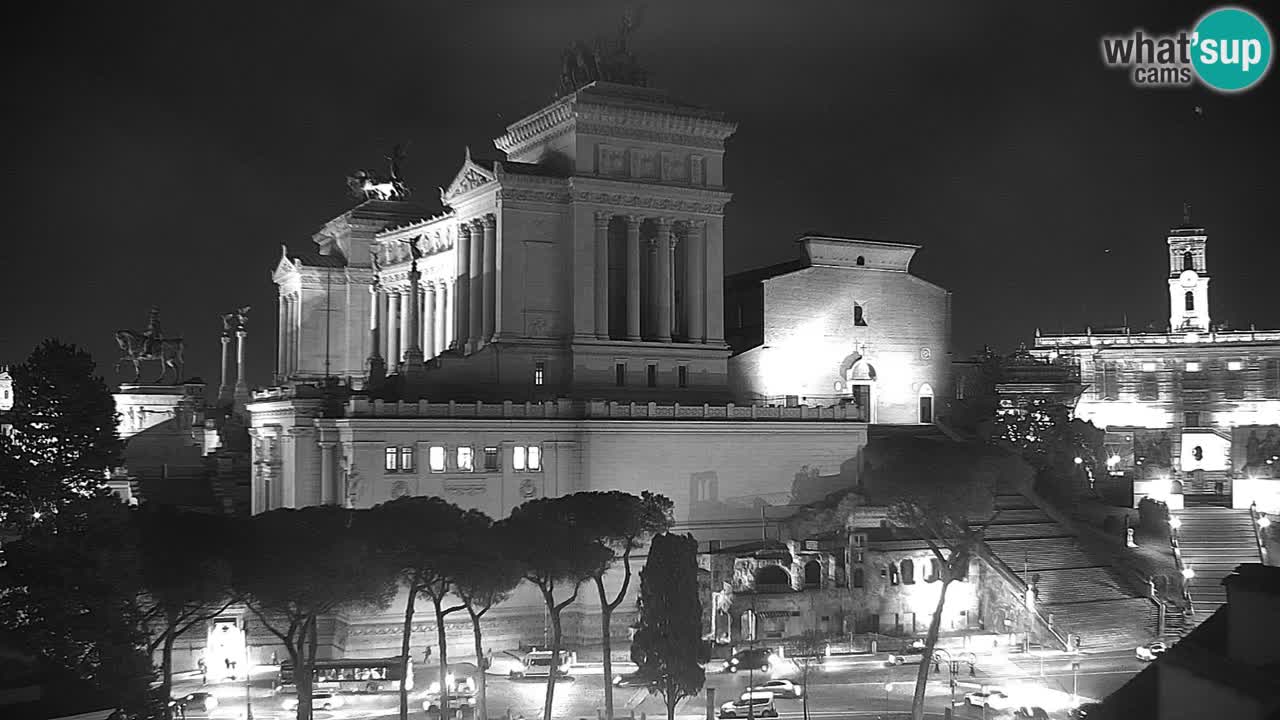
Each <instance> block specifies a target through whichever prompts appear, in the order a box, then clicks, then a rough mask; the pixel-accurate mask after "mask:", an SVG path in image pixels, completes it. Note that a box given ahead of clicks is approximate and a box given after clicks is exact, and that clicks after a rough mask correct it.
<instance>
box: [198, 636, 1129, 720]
mask: <svg viewBox="0 0 1280 720" xmlns="http://www.w3.org/2000/svg"><path fill="white" fill-rule="evenodd" d="M1072 659H1073V656H1070V655H1068V654H1066V653H1062V652H1049V653H1043V654H1038V653H1034V652H1033V653H1031V654H1027V655H1021V654H1014V655H1003V654H1000V655H980V656H978V658H977V663H976V668H975V673H974V675H973V676H970V673H969V667H968V664H967V663H961V664H960V672H959V673H958V674H957V675H956V689H955V695H954V698H955V703H956V704H955V707H956V713H955V716H956V717H957V718H975V719H976V718H984V717H985V718H1000V717H1009V715H1008V713H1007V712H1006V713H1004V714H1003V715H1002V714H1000V713H998V712H996V711H995V710H992V709H988V710H987V714H986V715H985V716H984V715H983V712H982V710H981V709H979V708H973V707H968V706H966V705H964V696H965V694H966V693H969V692H973V691H975V690H979V689H981V688H982V687H983V686H984V685H985V686H987V687H991V688H1000V689H1002V690H1003V691H1005V692H1006V693H1007V694H1008V695H1009V696H1010V697H1011V699H1012V702H1014V703H1017V704H1026V705H1035V706H1040V707H1043V708H1045V709H1046V710H1048V711H1049V712H1050V713H1051V714H1052V716H1053V717H1054V718H1065V717H1066V715H1065V712H1066V709H1067V708H1068V707H1070V705H1071V704H1072V694H1073V689H1077V691H1078V693H1079V698H1080V700H1082V701H1083V700H1089V699H1097V698H1100V697H1105V696H1106V695H1108V694H1109V693H1111V692H1112V691H1114V690H1115V689H1116V688H1118V687H1120V686H1121V685H1122V684H1124V682H1125V681H1127V680H1128V679H1129V678H1130V677H1132V676H1133V675H1134V674H1135V673H1137V672H1138V671H1139V670H1141V669H1142V667H1143V663H1142V662H1140V661H1138V660H1137V659H1135V658H1134V655H1133V650H1132V649H1129V648H1124V649H1117V650H1115V651H1110V652H1101V653H1090V654H1083V655H1079V656H1076V659H1077V660H1078V662H1079V668H1078V670H1076V671H1073V669H1072ZM718 666H719V663H713V664H712V665H711V666H709V668H708V673H707V687H708V688H714V690H715V702H716V704H720V703H723V702H726V701H728V700H731V699H734V698H736V697H738V696H739V695H740V694H741V693H742V692H744V691H745V690H746V688H747V687H749V685H750V683H752V682H757V683H758V682H763V681H765V680H768V679H772V678H782V677H785V678H790V679H793V680H797V681H799V680H800V679H801V676H802V671H801V670H800V668H798V667H796V666H795V665H794V664H792V663H790V662H785V663H784V664H783V666H782V667H781V668H779V669H778V670H777V671H776V672H774V673H771V674H765V673H754V674H753V673H738V674H730V673H725V672H722V671H719V670H718V669H715V668H718ZM633 669H634V667H633V666H631V665H629V664H626V663H618V664H615V666H614V672H615V673H624V672H630V671H631V670H633ZM916 671H917V668H916V666H913V665H904V666H900V667H892V668H887V667H885V666H884V663H883V655H881V656H853V657H833V658H828V659H827V660H826V662H824V663H822V664H821V665H817V666H815V667H813V668H812V669H811V670H810V672H809V678H808V682H807V684H806V694H807V695H808V700H809V715H810V717H811V718H843V717H848V718H855V717H878V716H883V715H885V714H886V713H898V712H903V711H906V710H909V708H910V703H911V695H912V691H913V689H914V687H915V679H916ZM273 678H274V670H273V668H270V667H266V666H262V667H259V668H257V669H255V675H254V681H253V685H252V700H253V717H254V718H255V720H285V719H286V718H291V717H293V713H292V712H290V711H287V710H285V709H284V708H283V698H281V697H279V696H276V695H273V694H272V693H271V691H270V687H271V682H272V680H273ZM488 680H489V682H488V685H489V691H488V702H489V715H490V716H491V717H495V718H496V717H505V716H506V715H507V713H508V712H509V713H510V716H511V717H512V718H520V717H523V718H526V719H528V720H532V719H533V718H537V717H539V716H540V715H541V708H542V700H543V696H544V692H545V685H544V683H543V682H541V681H514V680H511V679H509V678H507V677H505V676H499V675H490V676H489V679H488ZM948 680H949V671H948V668H947V666H946V663H943V664H942V667H941V669H940V672H936V673H935V672H933V671H932V670H931V671H930V673H929V688H928V691H927V694H926V697H927V698H928V710H929V712H930V713H935V714H936V715H937V716H938V717H941V713H942V712H943V709H944V708H945V707H947V705H948V704H950V703H951V702H952V692H951V689H950V687H949V683H948ZM604 681H605V678H604V676H603V671H602V668H601V666H600V665H599V664H598V663H597V664H587V665H583V666H580V667H575V668H574V671H573V677H572V679H566V680H562V681H560V682H559V683H558V684H557V687H556V694H555V710H554V717H555V718H566V719H568V718H596V717H597V710H598V709H602V708H603V697H604V696H603V685H604ZM200 689H204V690H206V691H208V692H212V693H214V694H215V695H216V696H217V697H218V699H219V706H218V707H217V708H216V709H215V710H213V711H212V712H211V713H209V714H207V715H206V714H204V713H188V717H189V718H205V717H208V718H210V720H238V719H239V718H243V717H244V715H245V712H244V709H245V684H244V682H243V680H241V681H240V682H238V683H232V682H226V681H224V682H217V683H210V684H209V685H207V686H205V687H204V688H201V687H200V683H199V679H198V678H197V679H196V680H195V681H194V682H192V681H191V680H189V679H186V678H184V679H183V680H182V681H180V682H177V683H175V688H174V695H175V696H177V697H180V696H181V695H182V694H185V693H187V692H193V691H196V690H200ZM410 695H411V703H410V709H411V711H412V715H413V716H415V717H418V718H422V717H424V715H423V711H422V689H421V688H419V689H418V691H416V692H412V693H410ZM344 699H345V701H346V704H345V706H344V707H342V708H341V709H335V710H332V711H328V712H325V711H320V710H317V711H316V715H315V716H316V719H317V720H361V719H363V718H379V717H388V716H394V715H395V714H396V709H397V700H396V696H395V694H385V695H376V696H374V695H371V696H362V695H346V696H344ZM706 702H707V694H706V693H704V694H703V695H701V696H699V697H696V698H691V699H689V700H686V701H684V702H683V703H681V705H680V706H679V707H678V708H677V716H678V717H679V718H681V719H682V720H693V719H694V718H705V717H706ZM614 703H615V713H616V714H617V715H618V716H625V715H630V714H632V713H634V715H635V716H636V717H637V718H639V717H641V716H642V715H644V716H647V717H655V716H656V717H664V716H665V714H666V711H665V708H664V706H663V704H662V701H661V699H660V698H657V697H651V696H650V695H649V693H648V691H647V690H644V689H639V688H618V689H616V690H615V693H614ZM776 705H777V708H778V711H779V716H780V718H782V719H783V720H797V719H799V718H801V717H803V706H802V703H801V701H800V700H792V699H779V700H777V701H776Z"/></svg>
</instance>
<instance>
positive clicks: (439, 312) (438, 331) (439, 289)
mask: <svg viewBox="0 0 1280 720" xmlns="http://www.w3.org/2000/svg"><path fill="white" fill-rule="evenodd" d="M447 286H448V283H447V282H445V281H443V280H441V281H438V282H436V284H435V296H434V301H435V308H434V309H433V310H432V312H431V319H432V321H433V322H432V325H431V335H432V337H433V338H435V341H434V343H435V348H436V354H437V355H439V354H440V353H442V352H444V351H445V350H448V349H449V341H448V339H447V333H448V329H447V324H446V323H447V322H448V317H449V305H448V301H447V298H446V293H448V289H447Z"/></svg>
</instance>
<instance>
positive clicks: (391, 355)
mask: <svg viewBox="0 0 1280 720" xmlns="http://www.w3.org/2000/svg"><path fill="white" fill-rule="evenodd" d="M387 348H388V349H387V368H388V369H389V370H390V371H392V372H395V369H396V368H398V367H399V366H400V354H401V349H400V293H399V292H397V291H395V290H390V291H388V293H387Z"/></svg>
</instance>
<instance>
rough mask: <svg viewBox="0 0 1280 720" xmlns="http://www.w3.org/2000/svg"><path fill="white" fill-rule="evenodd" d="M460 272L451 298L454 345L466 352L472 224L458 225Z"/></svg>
mask: <svg viewBox="0 0 1280 720" xmlns="http://www.w3.org/2000/svg"><path fill="white" fill-rule="evenodd" d="M457 257H458V273H457V279H456V280H455V282H454V289H455V291H456V292H454V293H452V297H451V298H450V299H451V300H452V301H453V309H454V312H453V332H452V333H450V334H451V335H452V337H453V345H454V346H455V347H457V348H458V350H460V351H462V352H466V347H467V339H468V338H469V333H470V331H471V303H470V298H471V226H470V225H459V226H458V245H457Z"/></svg>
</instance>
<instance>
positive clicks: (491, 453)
mask: <svg viewBox="0 0 1280 720" xmlns="http://www.w3.org/2000/svg"><path fill="white" fill-rule="evenodd" d="M501 467H502V466H500V465H499V464H498V448H496V447H487V448H485V449H484V469H485V472H494V471H495V470H500V469H501Z"/></svg>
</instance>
